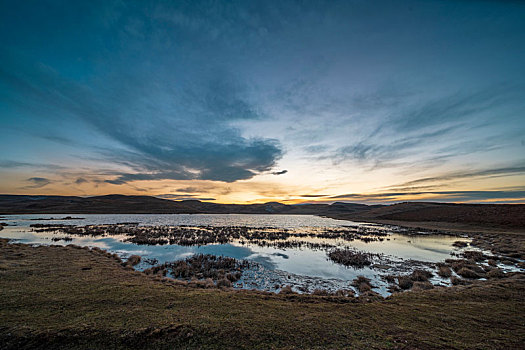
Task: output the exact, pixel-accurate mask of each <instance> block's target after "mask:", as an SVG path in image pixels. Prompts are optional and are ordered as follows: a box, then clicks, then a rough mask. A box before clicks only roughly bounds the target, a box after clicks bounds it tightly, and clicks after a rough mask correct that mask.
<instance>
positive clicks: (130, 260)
mask: <svg viewBox="0 0 525 350" xmlns="http://www.w3.org/2000/svg"><path fill="white" fill-rule="evenodd" d="M140 259H141V258H140V256H139V255H132V256H130V257H129V258H128V260H127V261H126V264H128V265H131V266H135V265H137V264H138V263H139V262H140Z"/></svg>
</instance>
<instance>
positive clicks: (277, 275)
mask: <svg viewBox="0 0 525 350" xmlns="http://www.w3.org/2000/svg"><path fill="white" fill-rule="evenodd" d="M66 216H71V217H74V218H77V217H82V218H84V219H83V220H79V219H73V220H53V221H49V220H34V219H46V218H50V217H54V218H63V217H66ZM31 219H33V220H31ZM0 222H6V223H7V224H9V226H7V227H5V228H4V230H2V231H0V237H3V238H11V239H15V240H16V241H18V242H22V243H29V244H58V245H65V244H76V245H80V246H90V247H99V248H102V249H106V250H108V251H111V252H114V253H117V254H119V255H120V256H122V257H127V256H129V255H132V254H138V255H141V256H142V257H144V258H149V259H157V260H158V262H159V263H163V262H167V261H174V260H178V259H183V258H186V257H188V256H191V255H192V254H196V253H204V254H214V255H224V256H229V257H233V258H236V259H247V260H250V261H253V262H256V263H257V264H255V266H254V267H253V268H252V269H250V270H249V271H247V272H245V273H244V274H243V278H242V279H241V280H240V281H239V282H238V283H237V285H236V287H238V288H249V289H251V288H257V289H263V290H270V291H275V290H278V288H276V285H284V284H289V285H292V286H293V287H294V289H296V290H299V291H301V290H302V291H312V290H313V289H315V288H322V289H328V290H336V289H341V288H346V289H348V288H349V286H350V282H351V281H352V280H353V279H355V278H356V277H357V276H359V275H362V276H366V277H369V278H371V279H372V282H373V284H374V285H375V286H376V288H375V289H374V290H375V291H377V292H379V293H381V294H383V295H387V294H388V292H387V287H388V284H387V283H386V282H385V281H384V280H383V279H382V278H381V277H382V276H384V275H386V274H392V273H403V272H405V273H406V272H409V271H410V270H411V269H414V268H426V269H432V268H433V266H431V264H429V263H435V262H439V261H443V260H445V259H447V258H451V257H452V255H451V253H453V252H457V251H458V249H457V248H454V247H453V246H452V243H454V242H455V241H458V240H467V239H466V238H459V237H452V236H446V235H430V234H429V235H417V236H414V235H406V234H402V233H399V232H397V231H398V230H395V228H392V227H388V226H381V225H373V224H366V223H358V222H352V221H345V220H334V219H330V218H323V217H318V216H313V215H261V214H162V215H157V214H125V215H123V214H116V215H109V214H108V215H87V214H86V215H76V214H75V215H74V214H53V215H49V214H46V215H9V216H3V217H2V218H0ZM122 222H137V223H139V224H140V225H144V226H151V225H169V226H178V225H190V226H202V225H211V226H247V227H254V228H255V227H273V228H281V229H283V228H286V229H293V230H298V231H308V230H315V229H319V228H327V227H328V228H337V227H371V228H375V229H379V230H384V231H386V232H388V236H387V237H386V239H385V240H383V241H375V242H369V243H365V242H363V241H360V240H355V241H352V242H346V241H342V240H340V239H339V240H334V239H320V238H305V239H304V240H308V241H311V242H324V243H333V244H337V245H342V246H348V247H352V248H356V249H358V250H361V251H366V252H371V253H381V254H385V255H386V256H387V257H388V260H389V268H388V269H387V268H386V267H385V266H382V264H381V263H376V265H375V266H373V267H365V268H362V269H353V268H347V267H344V266H342V265H338V264H336V263H334V262H332V261H330V260H329V259H328V257H327V250H326V249H310V248H306V247H302V248H284V249H281V248H274V247H261V246H258V245H256V244H246V245H242V244H241V243H240V242H231V243H228V244H211V245H206V246H189V247H187V246H179V245H157V246H153V245H137V244H133V243H130V242H124V241H123V239H125V237H124V236H99V237H91V236H81V237H79V236H70V237H71V238H72V241H70V242H64V241H58V242H54V241H52V240H51V238H53V237H60V236H62V237H63V236H64V235H63V234H53V233H50V232H41V233H37V232H34V231H32V229H31V228H30V227H29V225H31V224H35V223H45V224H50V223H53V224H66V225H82V226H84V225H97V224H116V223H122ZM143 260H144V259H143ZM147 267H149V266H148V265H147V263H145V262H143V263H141V264H140V265H138V266H137V268H139V269H145V268H147ZM434 282H436V283H441V284H444V285H447V283H448V282H446V281H442V280H439V279H436V280H434Z"/></svg>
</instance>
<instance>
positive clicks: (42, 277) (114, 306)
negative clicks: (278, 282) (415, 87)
mask: <svg viewBox="0 0 525 350" xmlns="http://www.w3.org/2000/svg"><path fill="white" fill-rule="evenodd" d="M0 248H1V250H0V251H1V255H0V276H1V278H0V286H1V288H0V294H1V298H0V300H1V301H0V303H1V305H0V306H1V307H0V318H1V319H2V320H3V323H2V326H1V327H0V340H1V343H2V344H4V345H3V346H2V348H5V349H10V348H13V349H14V348H21V349H24V348H34V347H42V346H46V347H49V346H50V347H58V348H78V349H84V348H86V349H87V348H102V347H116V348H128V347H135V348H147V347H151V346H155V347H158V348H169V347H173V346H180V347H197V348H220V347H223V348H224V347H225V348H233V347H238V348H252V347H261V346H262V347H273V348H290V347H303V348H311V347H326V348H341V347H347V348H363V347H376V348H414V347H417V348H423V349H432V348H442V347H456V348H472V347H479V348H502V347H506V348H515V347H518V346H519V344H522V341H523V340H524V339H525V326H524V322H523V314H524V313H525V301H524V300H523V298H522V297H521V296H522V295H523V293H525V277H524V276H523V274H520V273H515V274H512V275H511V276H509V277H508V278H504V279H500V280H490V281H477V282H474V283H472V284H471V285H469V286H455V287H450V288H436V289H434V290H429V291H418V292H414V291H411V292H406V293H397V294H395V295H393V296H391V297H389V298H387V299H384V300H379V301H373V302H367V300H359V299H357V300H356V299H355V298H344V297H331V296H315V295H298V294H289V295H281V294H270V293H264V292H253V291H236V290H226V289H224V290H221V289H197V288H191V287H187V286H186V287H183V286H179V285H177V284H176V283H173V282H172V281H169V280H166V279H163V278H159V277H156V276H155V277H152V276H147V275H145V274H144V273H142V272H137V271H133V270H130V269H129V268H125V267H123V266H122V265H121V264H119V263H118V262H117V261H116V260H115V259H114V258H112V257H109V256H108V254H106V253H105V252H103V251H101V250H96V249H91V250H90V249H86V248H75V247H68V246H65V247H57V246H38V247H31V246H29V245H25V244H20V243H7V240H5V239H2V240H0ZM494 320H498V321H497V322H494ZM234 334H235V336H233V337H232V335H234ZM479 334H484V337H483V339H480V337H479ZM511 334H512V335H511Z"/></svg>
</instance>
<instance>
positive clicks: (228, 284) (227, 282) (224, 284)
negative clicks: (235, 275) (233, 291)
mask: <svg viewBox="0 0 525 350" xmlns="http://www.w3.org/2000/svg"><path fill="white" fill-rule="evenodd" d="M232 286H233V285H232V283H231V282H230V280H228V279H227V278H223V279H221V280H218V281H217V287H218V288H221V287H225V288H231V287H232Z"/></svg>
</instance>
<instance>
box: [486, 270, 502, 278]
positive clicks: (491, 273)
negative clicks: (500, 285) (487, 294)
mask: <svg viewBox="0 0 525 350" xmlns="http://www.w3.org/2000/svg"><path fill="white" fill-rule="evenodd" d="M487 277H488V278H503V277H505V274H504V273H503V270H502V269H498V268H494V269H492V270H490V271H489V272H487Z"/></svg>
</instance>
